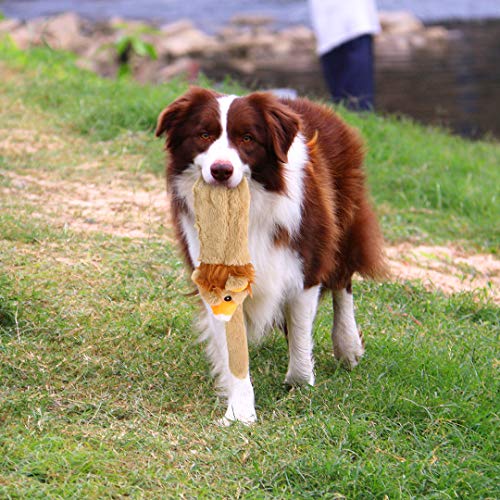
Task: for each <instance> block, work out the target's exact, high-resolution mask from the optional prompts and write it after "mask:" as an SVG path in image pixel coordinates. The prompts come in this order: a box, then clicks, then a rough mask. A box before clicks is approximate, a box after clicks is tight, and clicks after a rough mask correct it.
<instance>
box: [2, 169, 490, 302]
mask: <svg viewBox="0 0 500 500" xmlns="http://www.w3.org/2000/svg"><path fill="white" fill-rule="evenodd" d="M78 168H79V167H78ZM93 168H97V167H96V165H92V164H85V165H82V166H81V169H82V170H86V171H88V170H89V169H90V170H92V169H93ZM0 175H4V176H6V177H7V178H8V179H9V182H8V183H7V186H4V187H1V186H0V192H3V193H4V194H7V195H10V196H11V198H12V200H16V199H20V198H22V199H23V200H29V201H30V202H31V203H32V204H33V206H34V207H36V211H37V212H36V214H35V216H38V217H43V218H47V219H48V220H49V221H50V222H51V223H53V224H55V225H58V226H61V225H63V226H65V227H68V228H69V229H71V230H74V231H83V232H87V231H99V232H102V233H106V234H112V235H116V236H121V237H130V238H148V237H155V238H169V236H170V235H171V231H170V230H169V214H168V204H167V197H166V194H165V191H164V189H163V182H162V181H160V180H159V179H158V178H157V177H155V176H153V175H150V174H134V175H133V174H130V173H127V172H120V173H116V175H115V176H114V177H113V178H112V179H111V180H109V181H107V182H102V181H100V182H97V181H95V182H82V181H79V182H77V181H74V180H71V181H70V180H60V179H54V178H51V177H49V176H48V173H46V172H45V173H43V172H30V173H29V175H28V174H27V175H18V174H15V173H13V172H9V171H6V172H0ZM87 177H88V173H87ZM96 178H97V175H96ZM386 252H387V256H388V259H389V262H390V267H391V271H392V279H393V280H395V281H405V280H420V281H421V282H422V283H423V284H424V286H426V287H427V288H428V289H435V288H438V289H441V290H442V291H443V292H445V293H447V294H450V293H456V292H460V291H473V290H477V289H484V290H485V293H486V295H487V296H488V297H491V299H492V300H493V301H494V302H495V303H497V304H500V296H499V293H498V290H500V260H499V259H498V258H496V257H495V256H493V255H489V254H475V253H471V252H465V251H464V250H462V249H460V248H456V247H443V246H431V245H420V246H414V245H411V244H409V243H402V244H400V245H395V246H389V247H387V249H386Z"/></svg>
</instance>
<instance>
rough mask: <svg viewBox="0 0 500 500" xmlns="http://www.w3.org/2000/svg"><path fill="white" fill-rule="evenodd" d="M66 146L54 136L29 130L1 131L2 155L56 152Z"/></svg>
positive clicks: (0, 147)
mask: <svg viewBox="0 0 500 500" xmlns="http://www.w3.org/2000/svg"><path fill="white" fill-rule="evenodd" d="M63 146H64V143H63V141H61V140H59V139H57V138H56V137H54V136H53V135H48V134H43V133H40V132H37V131H35V130H28V129H0V153H2V154H4V155H7V156H20V155H22V156H24V155H27V154H34V153H37V152H38V151H41V150H45V151H47V150H48V151H54V150H56V149H60V148H62V147H63Z"/></svg>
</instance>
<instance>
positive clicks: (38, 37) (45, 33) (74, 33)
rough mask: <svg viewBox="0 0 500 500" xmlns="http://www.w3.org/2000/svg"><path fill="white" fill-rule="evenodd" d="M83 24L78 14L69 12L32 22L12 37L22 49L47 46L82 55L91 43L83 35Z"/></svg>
mask: <svg viewBox="0 0 500 500" xmlns="http://www.w3.org/2000/svg"><path fill="white" fill-rule="evenodd" d="M82 22H83V21H82V19H81V18H80V17H79V16H78V15H77V14H74V13H72V12H68V13H66V14H61V15H60V16H55V17H51V18H48V19H47V18H40V19H34V20H31V21H29V22H27V23H26V24H24V25H22V26H20V27H19V28H17V29H15V30H14V31H13V32H12V33H11V36H12V38H13V40H14V42H15V43H16V45H17V46H18V47H19V48H21V49H27V48H29V47H31V46H33V45H44V44H47V45H49V46H50V47H51V48H53V49H58V50H67V51H71V52H76V53H82V52H83V51H84V50H85V48H86V47H87V45H88V43H89V38H87V37H84V36H82V34H81V27H82Z"/></svg>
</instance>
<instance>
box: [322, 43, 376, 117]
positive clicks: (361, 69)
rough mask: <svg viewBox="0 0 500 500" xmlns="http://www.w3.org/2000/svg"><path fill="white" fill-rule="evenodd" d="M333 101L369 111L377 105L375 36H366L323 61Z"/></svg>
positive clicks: (335, 49)
mask: <svg viewBox="0 0 500 500" xmlns="http://www.w3.org/2000/svg"><path fill="white" fill-rule="evenodd" d="M320 61H321V66H322V68H323V73H324V76H325V80H326V82H327V85H328V88H329V90H330V93H331V95H332V98H333V101H334V102H336V103H338V102H343V103H344V104H346V105H347V106H348V107H349V108H351V109H355V110H360V111H367V110H372V109H373V107H374V106H373V105H374V87H375V84H374V64H373V37H372V35H362V36H360V37H358V38H355V39H353V40H349V41H348V42H345V43H343V44H342V45H339V46H338V47H335V48H334V49H332V50H330V51H329V52H327V53H326V54H323V55H322V56H321V58H320Z"/></svg>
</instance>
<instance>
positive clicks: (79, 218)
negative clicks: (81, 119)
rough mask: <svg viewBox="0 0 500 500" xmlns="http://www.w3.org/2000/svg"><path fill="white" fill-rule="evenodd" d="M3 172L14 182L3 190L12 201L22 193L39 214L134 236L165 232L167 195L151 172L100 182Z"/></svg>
mask: <svg viewBox="0 0 500 500" xmlns="http://www.w3.org/2000/svg"><path fill="white" fill-rule="evenodd" d="M90 167H91V166H89V165H88V164H86V165H83V166H82V168H84V169H86V170H88V169H89V168H90ZM77 168H78V167H77ZM0 174H1V175H4V176H5V177H6V178H8V179H9V181H10V182H9V183H8V185H7V186H5V187H0V192H3V193H4V194H6V195H9V196H10V197H11V199H12V200H13V201H14V202H15V200H16V199H18V198H22V199H23V200H25V201H29V202H31V203H32V205H33V206H34V207H36V212H35V214H34V216H35V217H40V218H44V219H48V220H49V221H50V222H51V223H52V224H55V225H57V226H61V225H62V226H65V227H67V228H69V229H71V230H74V231H99V232H102V233H106V234H113V235H116V236H121V237H130V238H147V237H153V236H154V237H167V235H166V233H165V227H166V225H167V224H168V209H167V199H166V194H165V191H163V190H160V189H159V188H158V185H162V184H163V183H162V182H161V181H158V178H157V177H155V176H153V175H148V174H141V175H139V174H138V175H137V176H136V177H134V178H133V179H131V177H130V174H128V173H125V172H124V173H117V174H116V176H115V178H114V179H113V180H110V181H108V182H107V183H96V182H87V181H84V182H76V181H69V180H57V179H52V178H49V177H44V174H43V173H41V172H40V173H39V172H36V173H30V174H29V175H18V174H15V173H13V172H9V171H5V172H0ZM138 186H140V187H138Z"/></svg>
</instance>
